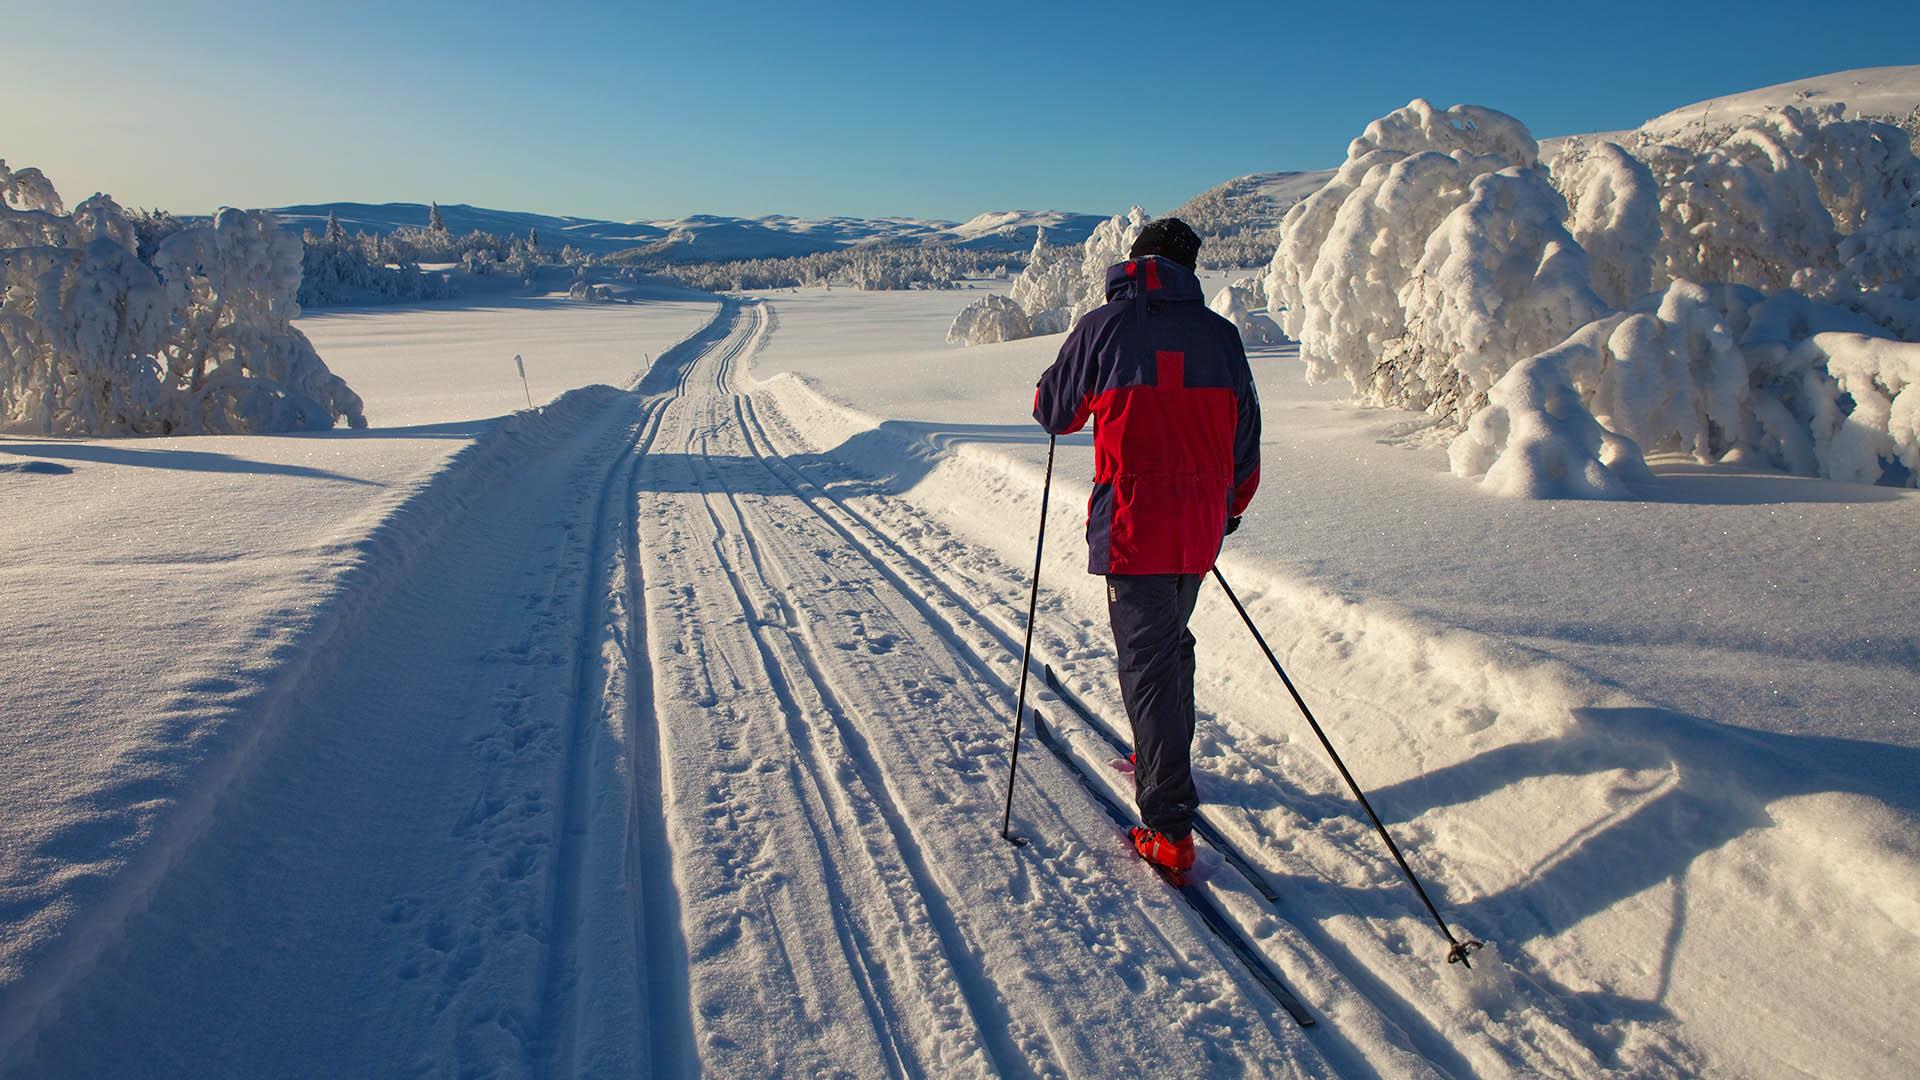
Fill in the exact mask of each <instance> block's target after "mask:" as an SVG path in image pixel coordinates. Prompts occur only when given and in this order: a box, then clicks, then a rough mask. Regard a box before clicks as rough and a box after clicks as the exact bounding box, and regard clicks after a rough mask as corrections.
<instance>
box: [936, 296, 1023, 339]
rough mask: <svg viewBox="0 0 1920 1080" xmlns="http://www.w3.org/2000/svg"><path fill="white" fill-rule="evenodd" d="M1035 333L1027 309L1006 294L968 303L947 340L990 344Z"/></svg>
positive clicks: (948, 331) (949, 330)
mask: <svg viewBox="0 0 1920 1080" xmlns="http://www.w3.org/2000/svg"><path fill="white" fill-rule="evenodd" d="M1032 336H1033V325H1032V323H1031V322H1029V321H1028V319H1027V313H1026V311H1025V310H1024V309H1022V308H1021V307H1020V305H1019V304H1017V303H1015V302H1013V301H1012V300H1009V299H1007V298H1006V297H1004V296H986V297H983V298H981V299H980V300H977V301H975V302H974V303H971V304H968V305H967V306H966V307H964V308H962V309H961V311H960V314H958V315H956V316H954V319H953V325H952V326H951V327H949V328H948V329H947V340H948V341H949V342H951V343H952V344H955V345H990V344H992V343H994V342H996V341H1015V340H1018V339H1019V338H1025V337H1032Z"/></svg>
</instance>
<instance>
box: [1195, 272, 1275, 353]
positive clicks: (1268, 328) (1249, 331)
mask: <svg viewBox="0 0 1920 1080" xmlns="http://www.w3.org/2000/svg"><path fill="white" fill-rule="evenodd" d="M1251 281H1252V279H1245V280H1242V281H1236V282H1234V283H1233V284H1231V285H1223V286H1221V288H1220V291H1219V292H1217V293H1214V294H1213V299H1212V300H1210V301H1208V302H1207V306H1208V307H1209V308H1212V309H1213V311H1214V313H1215V314H1217V315H1219V316H1220V317H1221V318H1224V319H1226V320H1227V321H1228V322H1230V323H1232V324H1233V326H1234V329H1236V330H1238V331H1240V340H1241V342H1242V343H1243V344H1247V345H1278V344H1280V343H1281V342H1284V341H1285V340H1286V339H1287V338H1286V335H1285V334H1282V333H1281V332H1280V327H1278V326H1276V325H1275V324H1274V321H1273V320H1272V319H1270V318H1268V317H1267V314H1266V312H1264V311H1260V310H1258V309H1259V308H1261V307H1262V306H1264V305H1263V303H1262V301H1261V300H1260V298H1259V297H1258V296H1255V295H1254V290H1253V288H1252V285H1251Z"/></svg>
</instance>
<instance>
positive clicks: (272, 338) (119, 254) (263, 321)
mask: <svg viewBox="0 0 1920 1080" xmlns="http://www.w3.org/2000/svg"><path fill="white" fill-rule="evenodd" d="M144 246H145V245H143V244H141V242H140V238H138V237H136V235H135V225H134V222H133V221H132V219H130V218H129V217H128V215H127V214H126V212H125V211H123V210H122V209H121V208H120V206H119V204H118V203H115V202H114V201H113V200H112V199H110V198H108V197H107V196H105V195H94V196H93V197H91V198H89V199H87V200H86V201H84V202H82V203H81V204H80V205H78V206H76V207H74V209H73V212H72V213H71V214H68V213H66V212H65V208H64V206H63V205H62V203H61V201H60V196H59V194H58V192H56V191H55V190H54V187H53V185H52V184H51V183H50V182H48V180H47V178H46V177H45V176H43V175H42V174H41V173H40V170H38V169H22V170H20V171H18V172H14V171H12V170H9V169H8V168H7V167H6V163H5V162H4V161H0V427H4V428H7V429H10V430H14V431H31V432H36V433H40V434H49V435H132V434H169V433H171V434H201V433H215V434H251V433H257V432H264V431H300V430H313V429H318V428H328V427H332V426H333V424H334V422H335V421H336V420H345V421H347V422H348V423H349V424H351V425H352V426H354V427H365V426H366V422H367V421H366V417H365V415H364V414H363V413H362V410H361V403H360V398H359V397H358V395H356V394H354V392H353V391H352V390H350V389H349V388H348V387H347V384H346V383H345V382H343V381H341V380H340V379H339V378H338V377H336V376H335V375H333V374H332V373H331V372H329V371H328V370H327V366H326V364H325V363H323V362H322V361H321V359H320V356H319V354H317V353H316V352H314V350H313V346H312V344H311V343H309V342H308V341H307V338H306V335H304V334H302V333H301V332H300V331H298V330H296V329H294V327H293V325H292V320H293V319H294V318H295V317H296V316H298V315H299V314H300V309H299V306H298V305H297V304H296V303H295V302H294V295H295V293H296V292H297V291H298V290H299V287H300V274H301V248H300V241H299V240H298V239H297V238H295V237H294V236H292V235H291V234H289V233H286V232H284V231H282V230H281V229H280V228H279V227H278V225H277V224H276V223H275V222H274V220H273V216H272V215H271V214H267V213H264V212H260V211H251V212H250V211H242V210H232V209H223V210H221V211H220V212H219V213H218V214H216V215H215V216H214V218H213V220H212V221H211V222H210V223H207V224H204V225H194V226H189V227H187V228H183V229H180V230H178V231H175V232H173V233H171V234H170V235H167V236H165V237H163V238H159V239H158V240H157V243H156V244H154V247H153V250H152V252H151V254H150V255H148V256H147V257H145V258H143V257H142V256H140V255H138V254H136V251H137V250H139V249H141V248H142V247H144Z"/></svg>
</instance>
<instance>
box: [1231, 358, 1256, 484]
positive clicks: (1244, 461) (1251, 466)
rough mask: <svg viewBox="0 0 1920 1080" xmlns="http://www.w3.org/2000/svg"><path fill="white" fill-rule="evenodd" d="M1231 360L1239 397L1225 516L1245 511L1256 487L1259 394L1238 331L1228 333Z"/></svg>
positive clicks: (1236, 394)
mask: <svg viewBox="0 0 1920 1080" xmlns="http://www.w3.org/2000/svg"><path fill="white" fill-rule="evenodd" d="M1231 340H1232V344H1231V346H1230V347H1231V349H1232V355H1231V358H1230V360H1231V362H1232V363H1233V364H1234V365H1235V368H1236V374H1237V375H1238V376H1239V378H1238V380H1237V381H1238V382H1239V387H1238V388H1237V390H1236V392H1235V395H1234V396H1235V397H1236V398H1238V399H1239V406H1240V416H1239V422H1238V423H1237V424H1236V425H1235V426H1234V432H1233V498H1232V499H1231V500H1230V501H1229V503H1228V510H1227V516H1228V517H1239V516H1240V515H1241V514H1244V513H1246V512H1247V504H1248V503H1250V502H1252V501H1253V493H1254V492H1255V491H1256V490H1258V489H1259V487H1260V395H1259V394H1258V393H1256V392H1255V391H1254V388H1253V368H1252V367H1251V366H1250V365H1249V364H1248V363H1247V350H1246V348H1245V346H1243V345H1241V344H1240V335H1239V333H1237V332H1236V333H1234V334H1233V336H1232V339H1231Z"/></svg>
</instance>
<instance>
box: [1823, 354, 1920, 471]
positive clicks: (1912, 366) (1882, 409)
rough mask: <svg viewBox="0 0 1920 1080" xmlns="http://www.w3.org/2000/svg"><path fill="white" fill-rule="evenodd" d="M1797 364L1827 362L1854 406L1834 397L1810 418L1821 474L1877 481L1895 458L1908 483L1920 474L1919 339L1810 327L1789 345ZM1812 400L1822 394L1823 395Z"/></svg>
mask: <svg viewBox="0 0 1920 1080" xmlns="http://www.w3.org/2000/svg"><path fill="white" fill-rule="evenodd" d="M1793 361H1794V364H1795V366H1797V367H1801V368H1803V369H1804V370H1806V371H1807V372H1809V373H1811V372H1814V371H1819V370H1824V371H1825V372H1826V374H1827V376H1828V377H1829V378H1831V379H1832V380H1833V381H1834V386H1835V388H1836V389H1838V390H1839V392H1840V394H1842V395H1845V397H1846V398H1847V399H1848V400H1850V401H1851V402H1852V404H1853V408H1852V409H1850V410H1844V411H1843V410H1842V409H1840V408H1839V407H1838V405H1837V401H1836V405H1835V407H1833V408H1823V409H1821V410H1820V412H1819V413H1818V414H1817V415H1816V416H1815V417H1814V420H1813V425H1812V426H1813V441H1814V453H1815V454H1816V455H1817V456H1818V457H1819V460H1820V467H1821V474H1822V475H1824V476H1829V477H1832V478H1833V479H1835V480H1852V481H1855V482H1857V483H1863V484H1872V483H1878V482H1880V481H1881V480H1882V479H1883V478H1884V476H1885V473H1886V472H1887V471H1888V470H1887V469H1886V463H1887V462H1888V461H1889V460H1897V461H1898V462H1899V463H1900V466H1901V468H1902V469H1904V470H1905V472H1906V474H1907V483H1908V486H1910V487H1911V486H1915V485H1914V478H1915V477H1920V390H1915V389H1914V387H1915V386H1916V385H1920V343H1915V342H1906V341H1892V340H1889V339H1887V338H1884V337H1878V336H1872V335H1867V334H1849V333H1825V334H1815V335H1813V336H1812V337H1810V338H1808V339H1807V340H1806V341H1804V342H1802V343H1801V344H1800V346H1799V347H1798V348H1796V349H1795V350H1794V353H1793ZM1815 400H1817V401H1823V402H1824V401H1825V400H1827V399H1826V398H1825V397H1824V396H1822V397H1818V398H1816V399H1815Z"/></svg>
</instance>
